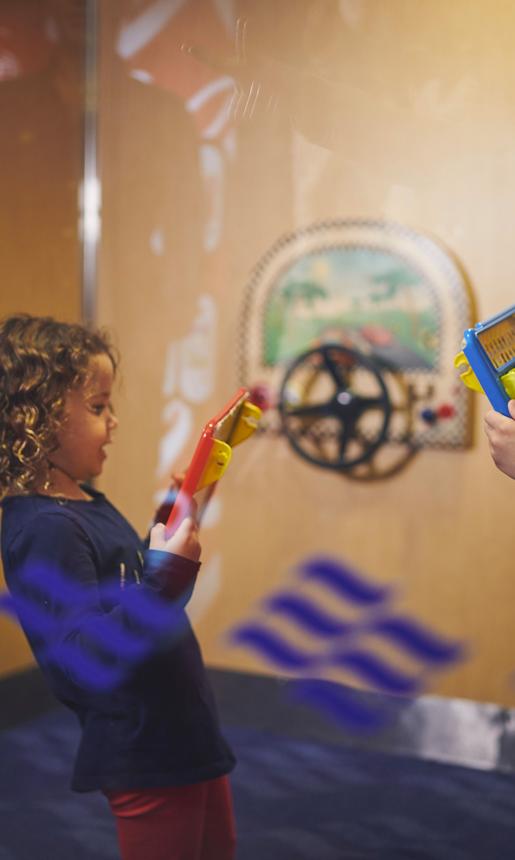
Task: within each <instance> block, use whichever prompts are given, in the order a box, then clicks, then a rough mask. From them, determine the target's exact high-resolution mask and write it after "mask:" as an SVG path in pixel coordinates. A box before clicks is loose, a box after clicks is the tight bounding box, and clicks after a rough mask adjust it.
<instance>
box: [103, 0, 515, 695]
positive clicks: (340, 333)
mask: <svg viewBox="0 0 515 860" xmlns="http://www.w3.org/2000/svg"><path fill="white" fill-rule="evenodd" d="M513 14H514V13H513V11H512V10H511V8H509V7H508V6H506V5H503V6H502V8H499V10H498V14H497V15H496V16H491V15H488V14H487V6H486V4H485V3H482V2H481V3H477V4H474V9H473V10H472V9H470V6H469V4H467V3H465V2H460V3H457V4H453V5H452V7H449V5H448V4H446V3H443V2H442V3H440V2H438V3H435V4H431V6H430V7H429V6H424V7H421V8H420V7H417V8H416V9H415V8H414V6H413V4H411V3H407V2H401V0H396V2H394V3H393V4H388V5H386V4H384V5H378V4H369V3H351V2H341V3H336V2H334V3H332V2H327V3H314V2H303V3H300V4H299V3H281V4H280V6H277V4H275V5H272V4H268V3H260V4H259V5H257V4H252V3H245V2H240V3H222V2H220V3H214V2H213V3H211V2H208V0H204V2H200V0H198V2H189V3H184V4H180V6H177V7H176V6H175V5H174V4H168V5H167V4H152V3H146V4H145V3H141V4H138V5H137V6H134V4H129V3H124V2H121V0H120V2H117V3H113V4H110V6H109V8H108V9H107V8H106V9H103V10H102V14H101V43H100V102H99V117H100V140H99V151H100V164H101V177H102V188H103V209H102V212H103V221H102V248H101V254H100V268H99V275H100V277H99V289H98V317H99V321H100V322H102V323H105V324H107V325H108V326H110V327H112V328H113V330H114V331H115V333H116V337H117V340H118V344H119V346H120V349H121V352H122V356H123V364H122V379H123V382H122V387H121V388H120V391H119V394H118V396H117V408H118V412H119V416H120V419H121V422H120V429H119V431H118V442H117V447H116V450H114V451H113V455H112V458H111V459H110V462H109V464H108V465H107V467H106V471H105V477H104V478H103V479H102V484H101V486H102V488H104V489H106V491H107V492H108V493H109V494H110V495H112V496H113V499H114V501H115V502H116V503H118V504H119V505H120V506H121V507H122V508H123V509H124V510H125V511H126V513H127V514H128V516H129V518H131V519H133V520H134V521H136V522H137V523H138V526H139V528H140V530H141V531H142V532H143V531H145V529H146V528H147V526H148V524H149V521H150V517H151V513H152V510H153V509H154V507H155V506H156V505H157V504H158V503H159V501H160V499H161V497H162V494H163V492H164V491H165V488H166V485H167V482H168V480H169V476H170V474H171V473H172V472H173V471H180V470H181V469H183V468H185V467H186V465H187V463H188V460H189V457H190V456H191V454H192V452H193V449H194V446H195V443H196V438H197V435H198V433H199V432H200V429H201V428H202V426H203V424H204V423H205V422H206V420H208V418H209V417H210V416H211V415H212V414H213V413H214V412H216V410H217V408H219V407H220V406H221V405H222V404H223V403H224V402H225V401H226V400H227V399H228V398H229V397H230V395H231V394H232V393H233V392H234V391H235V390H236V389H237V387H238V385H240V384H243V385H246V386H248V387H249V388H250V390H251V392H252V393H253V396H254V397H255V400H256V402H257V403H258V404H259V405H261V406H263V407H265V409H266V411H265V413H264V419H263V424H262V429H261V431H258V433H257V434H256V435H255V438H253V439H252V440H250V441H249V443H248V444H247V445H245V446H244V447H243V448H242V449H241V450H239V451H236V452H235V453H234V457H233V462H232V463H231V466H230V468H229V469H228V470H227V474H226V475H225V476H224V478H223V481H222V482H221V484H220V487H219V488H218V489H217V492H216V494H215V496H214V498H213V501H212V503H211V506H210V509H209V513H208V515H206V519H205V521H204V524H203V526H202V541H203V547H204V553H203V559H204V561H203V573H202V576H201V578H200V579H199V583H198V586H197V590H196V595H195V597H194V600H193V602H192V607H191V614H192V617H193V618H194V619H195V621H196V625H197V628H198V630H199V633H200V638H201V641H202V645H203V648H204V652H205V655H206V659H207V661H208V662H209V663H210V664H211V665H214V666H217V667H219V668H225V669H234V670H239V671H250V672H258V673H265V674H273V675H276V674H277V675H281V674H282V673H283V672H284V673H285V674H286V675H288V674H291V673H292V672H293V675H294V676H295V671H294V670H293V669H292V668H291V667H290V668H289V669H288V666H287V665H286V664H280V663H279V662H278V658H276V657H274V656H273V655H272V653H271V651H270V650H268V651H267V650H266V647H265V646H264V645H263V643H262V642H261V644H256V640H252V641H251V640H250V639H249V638H248V637H247V639H244V637H243V636H240V638H239V639H238V637H237V636H236V632H237V631H238V630H243V628H244V627H245V625H247V626H249V625H252V624H254V625H258V627H259V628H260V629H261V627H263V626H264V628H265V629H266V631H267V634H270V633H271V632H273V633H274V634H275V635H277V636H279V637H280V638H281V641H282V642H283V643H284V642H286V643H287V644H288V645H291V646H292V647H294V649H298V648H301V649H303V650H304V651H307V652H309V653H311V649H315V642H314V640H313V636H312V635H311V634H309V633H308V632H307V631H306V629H305V626H302V624H299V622H298V618H297V620H295V619H294V618H293V617H292V615H291V614H290V616H288V617H287V616H286V615H285V614H284V613H283V614H282V615H281V616H280V613H277V612H276V613H275V614H274V613H273V612H271V611H270V601H273V600H274V598H276V597H277V594H282V593H283V592H284V591H286V592H288V594H291V592H292V590H293V592H294V593H295V594H296V596H297V598H300V597H301V596H302V597H303V598H306V599H307V595H305V594H304V592H301V590H300V586H299V585H298V583H297V580H296V573H295V571H298V569H299V568H302V565H303V564H304V563H305V562H306V560H309V559H317V558H330V559H332V560H333V561H334V563H335V564H336V565H340V566H343V567H344V568H345V566H350V567H351V568H352V569H353V570H354V571H356V573H357V575H358V576H359V578H360V579H361V580H362V581H363V582H365V583H372V584H376V585H379V584H380V585H381V586H385V587H386V586H388V588H391V589H392V594H395V597H394V598H393V597H392V598H391V600H392V602H391V603H389V604H388V607H387V609H386V607H384V611H385V612H387V617H388V618H389V619H391V618H392V613H393V614H394V615H395V617H396V618H397V617H398V616H402V617H403V619H404V620H405V621H409V622H410V623H412V624H415V623H416V624H418V625H420V626H421V627H422V628H423V629H424V631H425V632H426V633H427V634H428V635H429V634H431V635H433V636H434V637H435V638H436V639H437V640H438V641H439V642H442V643H447V644H448V645H449V648H451V645H453V646H456V650H455V651H452V649H451V650H450V651H449V655H450V654H453V655H454V657H455V659H450V657H449V660H448V661H447V662H446V661H445V660H442V662H441V664H440V665H437V664H436V662H434V663H431V661H429V659H428V658H427V660H426V658H425V657H424V659H422V657H421V656H420V654H419V655H418V656H417V654H416V653H414V652H413V651H410V649H409V648H408V647H407V646H406V647H404V646H403V647H399V643H398V642H397V643H396V642H395V641H393V640H392V639H391V638H390V639H389V640H388V641H387V638H386V637H384V636H378V635H377V634H376V633H372V632H370V631H368V632H367V633H366V635H365V634H364V633H360V637H362V638H360V642H361V643H362V646H363V649H364V650H365V651H366V653H367V654H368V655H369V656H370V655H371V659H372V658H373V659H374V660H376V661H382V662H384V663H386V664H387V665H388V666H389V667H390V668H392V667H393V668H394V669H399V671H400V670H401V669H403V670H406V672H407V671H408V669H410V671H411V675H412V676H413V677H416V678H417V679H418V681H419V682H420V684H421V689H422V690H423V691H426V692H435V693H438V694H441V695H444V696H450V697H464V698H469V699H473V700H478V701H483V702H497V703H502V704H505V705H511V704H513V695H514V694H513V684H512V672H513V665H512V662H513V661H512V658H511V654H512V652H513V645H514V642H513V625H512V623H511V603H512V597H513V593H514V588H515V586H514V584H513V579H512V575H511V563H510V559H511V554H512V543H513V539H512V533H513V530H512V528H511V501H512V487H511V485H510V482H509V481H508V479H506V478H505V477H503V476H502V475H501V474H500V473H499V472H497V471H496V470H495V468H494V466H493V464H492V462H491V459H490V456H489V453H488V449H487V445H486V440H485V438H484V434H483V430H482V415H483V413H484V412H485V410H486V408H487V402H486V398H484V397H481V396H480V395H471V394H470V393H469V392H468V391H467V390H466V389H465V388H464V387H463V386H462V384H461V382H460V380H459V374H458V372H457V371H456V369H455V368H454V365H453V361H454V356H455V354H456V353H457V352H459V350H460V343H461V337H462V333H463V329H464V328H466V327H468V326H469V325H472V324H473V323H474V322H476V321H477V320H478V319H484V318H486V317H488V316H490V315H492V314H494V313H495V312H497V311H500V310H502V309H503V308H505V307H508V306H509V305H510V304H513V290H512V287H511V286H510V285H511V284H512V283H513V278H514V275H515V272H514V266H515V263H514V261H513V255H512V253H511V237H510V229H511V228H510V212H511V209H512V198H513V195H514V193H515V173H514V171H513V157H512V154H511V151H510V145H509V141H510V140H511V138H512V135H513V117H512V112H511V110H510V93H511V91H512V89H513V85H514V72H515V68H514V66H513V60H512V56H511V49H510V44H509V39H508V37H507V34H508V33H509V31H510V28H511V27H512V26H513V23H514V20H513ZM471 177H473V181H471ZM328 344H329V345H330V349H329V351H328V349H327V348H326V347H327V345H328ZM349 350H350V351H351V354H349ZM356 353H357V355H356ZM304 355H306V356H307V358H305V359H304V358H303V356H304ZM295 362H297V365H296V370H295V374H294V373H293V370H292V365H293V363H295ZM303 362H305V363H303ZM370 362H372V365H373V367H372V369H370V367H369V364H370ZM324 373H325V377H324ZM335 380H336V382H335ZM335 385H336V389H337V394H339V396H340V406H339V407H338V409H339V410H340V411H337V412H335V409H336V407H335V406H334V404H333V396H334V386H335ZM324 386H325V387H324ZM349 397H350V398H351V399H353V402H354V403H357V407H356V408H359V410H360V413H359V414H360V420H359V421H357V419H356V414H357V413H355V412H354V413H352V412H351V411H349V409H350V407H349V406H348V403H347V401H348V400H349ZM331 404H332V405H331ZM340 407H341V408H340ZM346 408H347V412H345V409H346ZM353 408H354V407H353ZM310 409H311V412H310V413H309V414H307V412H306V410H308V412H309V410H310ZM313 409H315V410H318V413H319V414H318V418H317V421H318V422H319V423H318V424H317V421H315V420H314V417H313V414H314V413H313ZM321 409H322V411H323V410H324V409H325V413H327V414H326V417H325V418H324V421H325V423H323V422H321V421H319V419H320V410H321ZM325 413H324V414H325ZM306 416H307V417H306ZM135 428H137V429H138V432H137V433H136V434H135V433H134V429H135ZM358 461H359V462H358ZM126 462H130V463H131V468H130V469H129V470H128V469H126V468H125V467H124V466H123V464H124V463H126ZM135 487H138V491H137V492H136V491H135V489H134V488H135ZM313 588H314V586H312V591H311V592H310V593H309V601H311V604H313V605H316V606H317V607H319V608H323V609H324V611H325V612H327V611H328V609H329V608H331V606H332V608H333V610H334V611H335V612H336V615H337V617H338V619H339V621H341V622H342V623H343V622H345V621H350V620H352V621H353V623H354V622H355V620H356V613H357V610H356V607H354V606H352V605H351V603H350V602H349V601H348V600H347V599H344V600H343V601H342V603H341V604H339V605H332V604H331V595H330V594H328V593H325V592H324V591H323V590H320V589H319V590H317V589H316V588H315V591H316V594H315V593H314V591H313ZM264 607H265V608H264ZM266 607H268V609H266ZM358 614H359V613H358ZM279 616H280V617H279ZM385 617H386V616H385ZM385 623H386V622H385ZM310 635H311V638H310ZM458 645H459V648H458ZM315 650H316V649H315ZM320 672H321V677H322V678H326V677H330V678H332V679H333V680H339V681H342V682H343V683H348V684H351V685H354V684H356V685H357V686H361V687H365V688H366V689H371V688H372V689H375V688H376V687H377V685H378V684H379V682H378V679H377V676H376V681H375V682H371V681H370V678H371V675H370V672H369V673H368V675H367V672H366V671H365V670H364V669H363V667H361V668H360V671H358V670H357V668H356V664H353V665H352V666H351V664H350V661H349V660H347V662H346V663H345V665H343V666H340V667H339V668H337V669H335V667H334V666H332V667H329V668H328V667H327V666H325V667H322V668H321V669H320ZM301 674H302V673H301ZM408 674H409V672H408ZM376 682H377V683H376ZM387 686H388V685H387ZM392 689H393V688H392Z"/></svg>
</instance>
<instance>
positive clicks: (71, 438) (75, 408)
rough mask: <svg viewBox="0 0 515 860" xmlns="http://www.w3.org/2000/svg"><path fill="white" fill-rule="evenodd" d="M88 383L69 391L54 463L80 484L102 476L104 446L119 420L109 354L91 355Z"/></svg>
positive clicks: (54, 452) (52, 460) (53, 458)
mask: <svg viewBox="0 0 515 860" xmlns="http://www.w3.org/2000/svg"><path fill="white" fill-rule="evenodd" d="M88 369H89V373H88V379H87V381H86V382H85V383H84V384H83V385H81V386H79V387H78V388H75V389H73V390H72V391H70V392H68V394H67V395H66V400H65V421H64V423H63V426H62V428H61V430H60V431H59V434H58V443H59V447H58V448H57V449H56V450H55V451H53V452H52V454H51V457H50V459H51V462H52V463H53V464H54V465H56V466H58V467H60V468H62V469H63V470H64V471H65V472H66V473H67V474H68V475H70V477H72V478H74V479H75V480H77V481H85V480H87V479H89V478H93V477H95V476H96V475H99V474H100V472H101V471H102V467H103V464H104V460H105V459H106V456H107V454H106V452H105V450H104V447H105V445H108V444H109V443H110V442H111V434H112V432H113V430H114V429H115V428H116V427H117V425H118V420H117V419H116V418H115V417H114V415H113V413H112V411H111V389H112V386H113V381H114V372H113V365H112V363H111V359H110V358H109V356H108V355H105V354H102V355H95V356H92V358H91V359H90V363H89V368H88Z"/></svg>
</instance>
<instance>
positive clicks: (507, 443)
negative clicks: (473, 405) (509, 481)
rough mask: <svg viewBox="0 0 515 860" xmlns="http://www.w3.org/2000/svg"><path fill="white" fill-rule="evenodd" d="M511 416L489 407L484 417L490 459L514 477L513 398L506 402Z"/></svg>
mask: <svg viewBox="0 0 515 860" xmlns="http://www.w3.org/2000/svg"><path fill="white" fill-rule="evenodd" d="M508 411H509V413H510V415H511V418H507V417H506V415H501V413H500V412H495V411H494V410H493V409H490V410H489V411H488V412H487V413H486V415H485V419H484V426H485V433H486V435H487V437H488V444H489V446H490V453H491V455H492V459H493V461H494V463H495V465H496V466H497V468H498V469H500V470H501V472H504V474H505V475H508V477H509V478H515V400H510V402H509V403H508Z"/></svg>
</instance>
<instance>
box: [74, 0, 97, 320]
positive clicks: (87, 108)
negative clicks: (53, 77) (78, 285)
mask: <svg viewBox="0 0 515 860" xmlns="http://www.w3.org/2000/svg"><path fill="white" fill-rule="evenodd" d="M85 3H86V9H85V11H86V33H85V36H86V38H85V56H84V177H83V182H82V188H81V193H80V203H79V207H80V234H81V239H82V322H83V323H84V325H87V326H92V325H94V324H95V322H96V289H97V256H98V247H99V243H100V235H101V185H100V180H99V177H98V165H97V125H98V0H85Z"/></svg>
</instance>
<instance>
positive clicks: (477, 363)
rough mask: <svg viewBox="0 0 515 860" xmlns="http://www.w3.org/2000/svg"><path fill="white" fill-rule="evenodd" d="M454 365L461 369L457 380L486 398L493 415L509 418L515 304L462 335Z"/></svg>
mask: <svg viewBox="0 0 515 860" xmlns="http://www.w3.org/2000/svg"><path fill="white" fill-rule="evenodd" d="M462 347H463V348H462V351H461V352H459V353H458V355H457V356H456V358H455V359H454V366H455V367H457V368H464V369H463V370H462V372H461V373H460V379H461V380H462V381H463V383H464V384H465V385H466V386H467V388H472V390H473V391H480V392H482V393H484V394H486V396H487V397H488V399H489V401H490V403H491V404H492V406H493V408H494V409H495V410H496V412H501V413H502V414H503V415H507V416H508V418H509V417H510V413H509V412H508V401H509V400H515V305H512V307H510V308H508V309H507V310H505V311H503V312H502V313H500V314H497V315H496V316H494V317H491V318H490V319H488V320H486V321H485V322H479V323H477V324H476V325H475V326H474V327H473V328H469V329H467V330H466V332H465V333H464V338H463V344H462Z"/></svg>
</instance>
